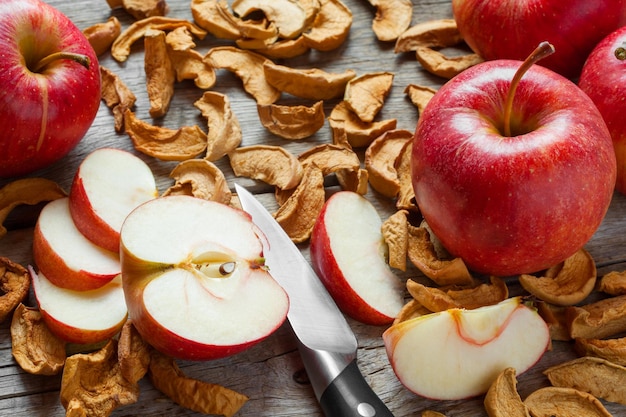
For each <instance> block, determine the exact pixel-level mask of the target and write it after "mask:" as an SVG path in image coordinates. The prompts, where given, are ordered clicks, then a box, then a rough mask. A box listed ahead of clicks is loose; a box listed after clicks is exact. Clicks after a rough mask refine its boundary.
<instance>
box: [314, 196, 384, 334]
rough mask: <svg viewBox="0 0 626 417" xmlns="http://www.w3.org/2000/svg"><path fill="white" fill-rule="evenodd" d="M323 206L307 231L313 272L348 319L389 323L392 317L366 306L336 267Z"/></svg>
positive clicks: (370, 322) (325, 207)
mask: <svg viewBox="0 0 626 417" xmlns="http://www.w3.org/2000/svg"><path fill="white" fill-rule="evenodd" d="M327 207H328V204H325V205H324V206H323V207H322V210H321V211H320V213H319V215H318V220H317V221H316V222H315V225H314V226H313V231H312V232H311V240H310V246H309V253H310V256H311V265H312V266H313V269H314V270H315V273H316V274H317V276H318V277H319V279H320V281H322V283H323V284H324V287H326V290H327V291H328V293H329V294H330V296H331V297H332V298H333V300H335V303H336V304H337V306H338V307H339V308H340V309H341V310H342V311H343V312H344V313H346V314H347V315H348V316H350V317H352V318H353V319H355V320H358V321H360V322H361V323H364V324H369V325H372V326H383V325H388V324H390V323H391V322H393V320H394V318H393V317H389V316H387V315H386V314H382V313H381V312H380V311H378V310H376V309H374V308H372V307H370V305H369V304H368V303H367V302H366V301H365V300H363V298H361V296H359V294H357V293H356V291H354V290H353V289H352V287H351V286H350V285H349V284H348V282H347V281H346V279H345V277H344V275H343V272H342V271H341V269H340V268H339V265H337V261H336V259H335V257H334V256H333V253H332V250H331V247H330V238H329V236H328V234H327V233H326V230H325V228H326V227H325V225H324V222H325V220H324V216H325V215H326V209H327Z"/></svg>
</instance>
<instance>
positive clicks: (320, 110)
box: [257, 101, 326, 140]
mask: <svg viewBox="0 0 626 417" xmlns="http://www.w3.org/2000/svg"><path fill="white" fill-rule="evenodd" d="M323 104H324V103H323V102H322V101H318V102H316V103H315V104H313V105H312V106H282V105H278V104H268V105H260V104H259V105H257V111H258V113H259V120H260V121H261V124H262V125H263V126H264V127H265V128H266V129H267V130H268V131H270V132H271V133H273V134H274V135H276V136H280V137H281V138H283V139H294V140H299V139H304V138H307V137H309V136H312V135H313V134H314V133H316V132H317V131H318V130H320V129H321V128H322V126H324V122H325V121H326V117H325V115H324V106H323Z"/></svg>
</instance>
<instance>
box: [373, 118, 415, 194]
mask: <svg viewBox="0 0 626 417" xmlns="http://www.w3.org/2000/svg"><path fill="white" fill-rule="evenodd" d="M411 140H413V133H411V132H410V131H408V130H401V129H399V130H396V129H394V130H388V131H386V132H385V133H383V134H382V135H380V136H379V137H378V138H376V139H374V140H373V141H372V143H370V145H369V146H368V147H367V149H366V150H365V169H367V172H368V173H369V182H370V185H371V186H372V188H373V189H374V190H376V191H378V192H379V193H381V194H382V195H384V196H385V197H389V198H395V197H396V196H397V195H398V193H399V192H400V178H399V177H398V171H397V170H396V166H397V163H398V157H399V155H401V151H402V149H403V148H404V146H405V145H406V143H407V142H408V141H411Z"/></svg>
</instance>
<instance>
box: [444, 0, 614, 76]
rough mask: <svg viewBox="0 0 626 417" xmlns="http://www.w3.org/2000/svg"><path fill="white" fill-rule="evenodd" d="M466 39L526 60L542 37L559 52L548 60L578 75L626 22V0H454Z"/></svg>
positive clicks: (500, 55) (487, 54)
mask: <svg viewBox="0 0 626 417" xmlns="http://www.w3.org/2000/svg"><path fill="white" fill-rule="evenodd" d="M452 11H453V14H454V18H455V20H456V22H457V26H458V28H459V31H460V32H461V35H462V36H463V38H464V40H465V42H466V43H467V44H468V45H469V46H470V48H471V49H472V50H473V51H474V52H476V53H477V54H478V55H480V56H481V57H483V58H484V59H486V60H494V59H514V60H523V59H525V58H526V57H527V56H528V54H530V53H531V52H532V51H533V50H534V49H535V47H536V46H537V45H538V44H539V43H540V42H542V41H548V42H550V43H552V44H553V45H554V46H555V49H556V53H554V54H553V55H552V56H551V57H548V58H546V59H545V60H544V61H542V65H544V66H546V67H548V68H550V69H552V70H554V71H556V72H558V73H559V74H562V75H564V76H565V77H567V78H571V79H573V78H575V77H577V76H578V75H580V71H581V69H582V67H583V64H584V62H585V59H586V57H587V55H588V54H589V53H590V52H591V50H592V49H593V48H594V47H595V45H596V44H597V43H598V42H599V41H600V40H601V39H602V38H604V37H605V36H607V35H608V34H609V33H611V32H613V31H614V30H616V29H618V28H619V27H621V26H623V25H626V0H569V1H563V0H453V1H452Z"/></svg>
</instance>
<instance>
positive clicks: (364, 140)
mask: <svg viewBox="0 0 626 417" xmlns="http://www.w3.org/2000/svg"><path fill="white" fill-rule="evenodd" d="M328 122H329V124H330V125H331V127H333V126H335V125H337V124H339V125H340V126H341V127H342V128H343V129H344V130H345V132H346V138H347V140H348V142H349V143H350V146H352V147H354V148H362V147H366V146H368V145H369V144H370V143H372V141H373V140H374V139H376V138H377V137H379V136H380V135H382V134H383V133H385V132H386V131H388V130H393V129H395V128H396V124H397V120H396V119H388V120H381V121H379V122H371V123H368V122H364V121H362V120H361V119H360V118H359V117H358V116H357V115H356V114H355V113H354V112H353V111H352V110H350V108H349V107H348V104H347V103H346V102H345V101H343V100H342V101H341V102H339V103H338V104H337V105H336V106H335V107H334V108H333V110H332V111H331V113H330V116H329V117H328Z"/></svg>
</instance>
